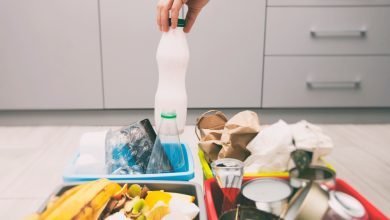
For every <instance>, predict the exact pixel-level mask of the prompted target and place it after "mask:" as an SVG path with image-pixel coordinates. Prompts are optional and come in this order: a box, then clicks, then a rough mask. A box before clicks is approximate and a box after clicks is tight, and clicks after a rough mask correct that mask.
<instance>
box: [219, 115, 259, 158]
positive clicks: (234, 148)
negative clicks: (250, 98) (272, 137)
mask: <svg viewBox="0 0 390 220" xmlns="http://www.w3.org/2000/svg"><path fill="white" fill-rule="evenodd" d="M259 131H260V123H259V117H258V116H257V114H256V113H255V112H253V111H242V112H239V113H238V114H236V115H235V116H233V118H231V119H230V120H229V121H228V122H227V123H226V124H225V127H224V130H223V132H222V136H221V142H222V149H221V150H220V152H219V154H218V158H219V159H220V158H226V157H227V158H235V159H238V160H241V161H244V160H245V159H246V158H247V157H248V156H249V155H250V152H249V151H248V150H247V149H246V146H247V145H248V143H249V142H250V141H251V140H252V139H253V138H254V137H255V136H256V135H257V134H258V133H259Z"/></svg>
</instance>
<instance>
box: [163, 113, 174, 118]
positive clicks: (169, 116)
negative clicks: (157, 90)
mask: <svg viewBox="0 0 390 220" xmlns="http://www.w3.org/2000/svg"><path fill="white" fill-rule="evenodd" d="M161 118H165V119H173V118H176V113H175V112H162V113H161Z"/></svg>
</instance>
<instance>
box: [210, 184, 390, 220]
mask: <svg viewBox="0 0 390 220" xmlns="http://www.w3.org/2000/svg"><path fill="white" fill-rule="evenodd" d="M273 177H274V176H273ZM260 178H261V177H260ZM280 178H281V179H285V180H288V178H287V177H280ZM251 179H253V177H247V178H244V183H245V182H247V181H249V180H251ZM336 190H338V191H341V192H344V193H347V194H349V195H351V196H353V197H354V198H356V199H357V200H359V202H360V203H362V205H363V206H364V208H365V209H366V211H367V214H368V217H369V219H388V218H387V217H386V216H385V215H384V214H383V213H382V212H381V211H379V210H378V209H377V208H376V207H375V206H374V205H372V204H371V203H370V202H369V201H368V200H367V199H365V198H364V197H363V196H362V195H360V194H359V193H358V192H357V191H356V190H355V189H354V188H352V187H351V186H350V185H348V184H347V183H346V182H345V181H343V180H341V179H336ZM204 192H205V204H206V208H207V217H208V219H209V220H217V219H218V215H219V212H220V210H219V207H218V206H217V207H216V206H215V204H221V202H222V198H223V197H222V192H221V190H220V189H219V187H218V183H217V182H216V181H215V179H209V180H206V181H205V182H204Z"/></svg>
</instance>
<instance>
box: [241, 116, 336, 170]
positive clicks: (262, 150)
mask: <svg viewBox="0 0 390 220" xmlns="http://www.w3.org/2000/svg"><path fill="white" fill-rule="evenodd" d="M247 149H248V150H249V151H250V153H251V155H250V156H249V157H248V158H247V159H246V160H245V161H244V164H245V168H244V169H245V172H248V173H258V172H272V171H286V170H288V169H289V168H291V167H290V166H291V165H292V164H291V163H290V162H291V160H290V154H291V152H292V151H294V150H296V149H302V150H306V151H311V152H313V158H312V163H311V164H312V165H323V161H322V160H321V157H324V156H326V155H328V154H329V153H330V152H331V151H332V149H333V142H332V140H331V138H330V137H328V136H327V135H325V134H324V133H323V131H322V129H321V128H320V127H318V126H315V125H313V124H311V123H309V122H307V121H300V122H298V123H296V124H292V125H288V124H287V123H286V122H284V121H282V120H280V121H278V122H277V123H275V124H272V125H270V126H268V127H266V128H264V129H262V131H261V132H260V133H259V134H258V135H257V136H256V137H255V138H254V139H253V140H252V141H251V142H250V143H249V144H248V146H247Z"/></svg>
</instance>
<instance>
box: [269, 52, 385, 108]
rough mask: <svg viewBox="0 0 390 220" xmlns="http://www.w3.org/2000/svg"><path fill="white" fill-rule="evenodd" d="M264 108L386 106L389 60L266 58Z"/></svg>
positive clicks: (360, 58) (381, 57)
mask: <svg viewBox="0 0 390 220" xmlns="http://www.w3.org/2000/svg"><path fill="white" fill-rule="evenodd" d="M263 88H264V90H263V107H265V108H267V107H268V108H274V107H291V108H294V107H298V108H299V107H389V106H390V57H385V56H377V57H347V56H343V57H266V58H265V66H264V85H263Z"/></svg>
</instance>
